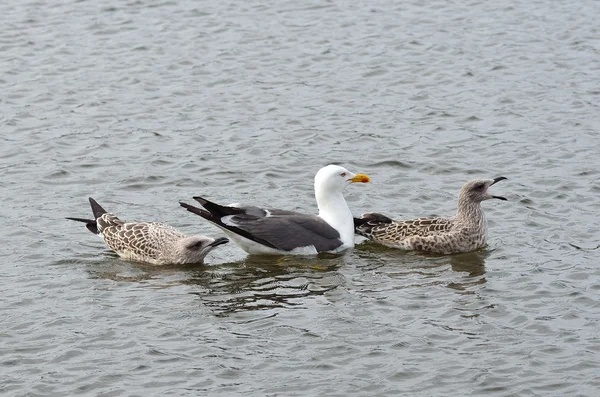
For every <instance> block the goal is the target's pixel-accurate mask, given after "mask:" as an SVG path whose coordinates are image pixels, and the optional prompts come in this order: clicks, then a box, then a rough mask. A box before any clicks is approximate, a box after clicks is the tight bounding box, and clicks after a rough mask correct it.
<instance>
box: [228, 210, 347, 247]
mask: <svg viewBox="0 0 600 397" xmlns="http://www.w3.org/2000/svg"><path fill="white" fill-rule="evenodd" d="M269 212H271V211H269ZM279 213H291V215H287V214H283V215H270V216H263V217H256V216H252V215H248V214H240V215H234V216H231V217H230V218H229V219H227V220H223V221H224V223H225V224H229V225H232V226H235V227H236V228H239V229H242V230H244V231H245V232H247V233H248V234H250V235H252V236H253V237H255V238H256V239H258V240H264V241H266V242H268V243H269V245H270V246H272V247H274V248H276V249H279V250H282V251H291V250H293V249H295V248H299V247H307V246H311V245H313V246H314V247H315V249H316V250H317V252H324V251H333V250H335V249H336V248H338V247H339V246H340V245H342V241H341V240H340V234H339V232H338V231H337V230H335V229H334V228H333V227H331V226H330V225H329V224H328V223H327V222H325V221H324V220H322V219H321V218H319V217H316V216H311V215H303V214H298V213H294V212H291V211H280V212H279ZM271 214H272V212H271Z"/></svg>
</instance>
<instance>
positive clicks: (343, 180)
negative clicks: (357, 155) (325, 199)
mask: <svg viewBox="0 0 600 397" xmlns="http://www.w3.org/2000/svg"><path fill="white" fill-rule="evenodd" d="M369 181H370V179H369V177H368V176H366V175H364V174H354V173H352V172H350V171H348V170H347V169H345V168H344V167H340V166H339V165H333V164H330V165H328V166H326V167H323V168H321V169H320V170H319V172H317V175H315V191H316V192H318V191H328V192H340V193H341V192H342V191H343V190H344V189H345V188H346V186H348V185H349V184H351V183H355V182H362V183H367V182H369Z"/></svg>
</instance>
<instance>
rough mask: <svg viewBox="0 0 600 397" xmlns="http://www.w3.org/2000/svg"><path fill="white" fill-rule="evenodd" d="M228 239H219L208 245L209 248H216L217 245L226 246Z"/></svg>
mask: <svg viewBox="0 0 600 397" xmlns="http://www.w3.org/2000/svg"><path fill="white" fill-rule="evenodd" d="M228 242H229V239H228V238H227V237H219V238H218V239H216V240H215V241H213V242H212V243H210V244H208V246H209V247H216V246H217V245H222V244H227V243H228Z"/></svg>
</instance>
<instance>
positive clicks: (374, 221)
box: [354, 212, 394, 237]
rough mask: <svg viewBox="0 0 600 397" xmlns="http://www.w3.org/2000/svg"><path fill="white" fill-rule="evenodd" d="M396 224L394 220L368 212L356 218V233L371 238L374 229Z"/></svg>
mask: <svg viewBox="0 0 600 397" xmlns="http://www.w3.org/2000/svg"><path fill="white" fill-rule="evenodd" d="M392 222H394V220H393V219H391V218H389V217H387V216H385V215H383V214H379V213H377V212H367V213H366V214H362V216H361V217H360V218H354V232H355V233H356V234H359V235H361V236H364V237H371V233H372V231H373V228H375V227H378V226H381V225H385V224H389V223H392Z"/></svg>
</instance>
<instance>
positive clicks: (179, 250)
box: [67, 197, 229, 265]
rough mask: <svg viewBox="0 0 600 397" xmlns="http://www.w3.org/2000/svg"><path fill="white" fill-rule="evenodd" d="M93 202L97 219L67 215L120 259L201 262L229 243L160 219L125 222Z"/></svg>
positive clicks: (180, 262)
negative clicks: (180, 227) (185, 231)
mask: <svg viewBox="0 0 600 397" xmlns="http://www.w3.org/2000/svg"><path fill="white" fill-rule="evenodd" d="M90 205H91V206H92V211H93V213H94V218H95V219H84V218H67V219H70V220H74V221H79V222H84V223H85V224H86V227H87V229H88V230H89V231H91V232H92V233H94V234H98V235H99V236H101V237H102V238H103V239H104V242H105V243H106V245H108V247H109V248H111V249H112V250H114V251H115V252H116V253H117V254H119V256H120V257H121V258H124V259H129V260H134V261H138V262H146V263H150V264H153V265H168V264H179V265H182V264H191V263H202V262H203V261H204V257H206V255H207V254H208V253H209V252H210V251H212V250H213V249H214V248H215V247H217V246H219V245H221V244H225V243H227V242H228V241H229V240H228V239H227V238H225V237H222V238H218V239H216V240H215V239H213V238H210V237H206V236H186V235H185V234H183V233H181V232H180V231H179V230H177V229H175V228H173V227H171V226H169V225H166V224H164V223H158V222H131V223H127V222H123V221H122V220H120V219H119V218H117V217H116V216H115V215H113V214H110V213H108V212H106V211H105V210H104V209H103V208H102V207H101V206H100V205H99V204H98V203H97V202H96V201H95V200H94V199H93V198H91V197H90Z"/></svg>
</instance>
